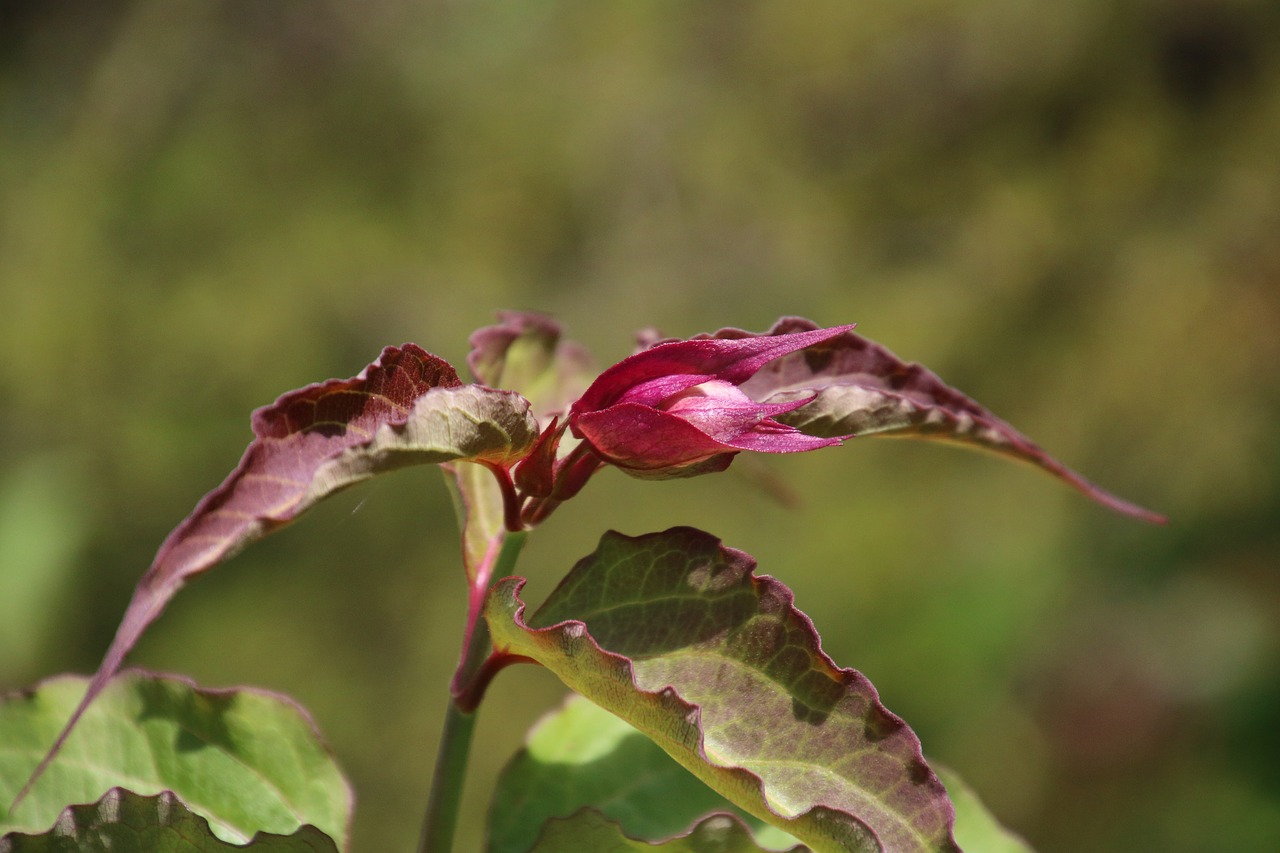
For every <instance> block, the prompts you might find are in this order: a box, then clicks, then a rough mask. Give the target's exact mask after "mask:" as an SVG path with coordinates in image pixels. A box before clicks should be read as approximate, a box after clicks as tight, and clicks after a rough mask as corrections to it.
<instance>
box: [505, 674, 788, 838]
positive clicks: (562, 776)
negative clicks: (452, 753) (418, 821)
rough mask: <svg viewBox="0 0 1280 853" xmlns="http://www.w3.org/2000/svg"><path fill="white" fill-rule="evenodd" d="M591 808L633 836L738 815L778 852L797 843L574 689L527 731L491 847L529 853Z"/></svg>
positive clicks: (658, 834) (508, 774) (508, 776)
mask: <svg viewBox="0 0 1280 853" xmlns="http://www.w3.org/2000/svg"><path fill="white" fill-rule="evenodd" d="M588 806H589V807H591V808H592V809H594V810H596V811H598V812H600V813H601V814H602V815H604V816H605V817H607V818H608V819H609V820H611V821H616V822H617V825H618V828H619V830H620V831H622V832H625V833H626V834H627V835H629V836H631V837H632V838H642V839H648V840H650V841H653V840H657V839H661V838H671V837H673V836H677V835H682V834H684V833H686V832H687V831H688V829H689V827H690V826H692V825H693V823H694V822H695V821H697V820H698V819H699V818H701V817H705V816H706V815H709V814H711V813H712V812H735V813H737V817H738V818H740V819H743V822H744V823H745V824H746V825H747V826H748V827H750V829H751V834H752V835H754V836H755V839H756V843H757V844H759V845H761V846H764V847H767V848H768V849H773V850H785V849H790V848H792V847H793V846H794V845H795V844H796V840H795V839H794V838H791V837H790V836H789V835H787V834H786V833H784V832H782V831H781V830H779V829H777V828H776V827H773V826H770V825H768V824H765V823H763V822H761V821H760V820H759V819H757V818H754V817H749V816H747V815H746V813H745V812H741V813H739V810H738V809H736V808H735V807H734V806H732V805H730V803H729V802H728V801H727V800H725V798H724V797H722V796H720V795H719V794H717V793H716V792H715V791H713V790H711V789H710V788H708V787H707V786H706V785H705V784H703V783H702V781H701V780H699V779H698V778H697V777H696V776H694V775H693V774H691V773H690V772H689V771H687V770H685V769H684V768H683V767H681V766H680V765H679V764H677V763H676V762H675V761H673V760H672V759H671V756H669V755H667V754H666V753H665V752H663V751H662V749H660V748H659V747H658V745H657V744H655V743H654V742H653V741H652V740H650V739H649V738H647V737H645V736H644V735H643V734H641V733H640V732H638V731H636V729H635V728H634V727H632V726H631V725H629V724H628V723H626V722H625V721H623V720H621V719H619V718H618V717H616V716H614V715H613V714H611V713H609V712H608V711H606V710H604V709H603V708H601V707H600V706H598V705H596V704H594V703H592V702H590V701H588V700H587V699H585V698H583V697H582V696H579V695H577V694H570V695H569V697H568V699H566V700H565V702H564V704H563V705H562V706H561V707H559V708H557V709H556V710H555V711H552V712H551V713H550V714H547V715H546V716H544V717H543V718H542V719H541V720H540V721H539V722H538V724H537V725H536V726H535V727H534V728H533V729H532V730H531V731H530V732H529V735H528V737H527V739H526V744H525V747H524V748H523V749H521V750H520V751H519V752H518V753H516V755H515V756H514V757H513V758H512V760H511V761H510V762H508V764H507V766H506V767H505V768H504V769H503V771H502V775H501V776H500V777H499V778H498V784H497V787H496V788H495V790H494V795H493V801H492V804H491V806H490V809H489V845H488V851H489V853H525V851H527V850H528V849H529V848H530V847H531V846H532V845H533V843H534V841H535V839H536V838H537V837H538V832H539V831H540V829H541V827H542V826H543V825H544V824H546V823H547V821H549V820H551V819H553V818H567V817H570V816H571V815H573V814H574V813H576V812H578V811H579V810H581V809H582V808H584V807H588ZM752 849H754V848H752Z"/></svg>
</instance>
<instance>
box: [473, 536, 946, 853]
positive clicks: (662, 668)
mask: <svg viewBox="0 0 1280 853" xmlns="http://www.w3.org/2000/svg"><path fill="white" fill-rule="evenodd" d="M753 568H754V561H753V560H752V559H751V558H750V557H749V556H747V555H746V554H744V553H742V552H740V551H735V550H732V549H728V548H724V547H722V546H721V544H720V542H719V540H717V539H715V538H714V537H712V536H710V535H709V534H706V533H703V532H701V531H698V530H693V529H691V528H674V529H672V530H668V531H666V532H665V533H656V534H650V535H648V536H642V537H639V538H634V539H633V538H630V537H626V536H623V535H621V534H618V533H608V534H606V535H605V536H604V537H603V538H602V539H601V541H600V545H599V546H598V548H597V549H596V552H595V553H594V554H593V555H591V556H589V557H587V558H585V559H583V560H582V561H581V562H579V563H578V565H577V566H575V567H574V568H573V570H572V571H571V572H570V573H569V575H568V576H567V577H566V578H565V579H564V581H563V582H562V583H561V584H560V586H559V587H558V588H557V589H556V590H555V591H554V592H553V593H552V595H551V596H550V598H549V599H548V600H547V602H546V603H545V604H544V605H543V606H542V608H540V609H539V610H538V612H537V613H536V614H535V615H534V616H533V618H531V619H530V620H528V622H527V623H526V622H525V620H524V617H523V607H524V605H523V604H522V603H521V602H520V600H519V598H518V593H519V589H520V586H521V583H522V582H521V581H520V580H519V579H512V578H508V579H506V580H504V581H500V582H499V583H498V584H495V586H494V588H493V591H492V593H491V595H490V597H489V600H488V602H487V606H486V614H485V615H486V618H487V619H488V621H489V626H490V631H491V632H492V635H493V640H494V647H495V649H496V650H497V653H498V654H499V655H506V656H510V657H512V658H513V659H530V660H533V661H536V662H538V663H540V664H542V665H543V666H545V667H547V668H548V669H550V670H551V671H552V672H554V673H555V674H556V675H557V676H559V678H560V679H561V680H562V681H563V682H564V683H565V684H567V685H568V686H569V687H570V688H572V689H574V690H576V691H577V692H579V693H581V694H583V695H584V696H586V697H588V698H589V699H591V700H592V701H593V702H596V703H597V704H599V705H601V706H602V707H604V708H606V709H608V710H609V711H611V712H613V713H615V714H617V715H618V716H620V717H622V718H623V719H625V720H627V722H629V723H630V724H632V725H633V726H635V727H636V728H637V729H639V730H640V731H642V732H644V733H645V734H646V735H647V736H649V737H650V738H652V739H653V740H654V741H655V742H656V743H657V744H658V745H659V746H661V747H662V748H663V749H664V750H666V751H667V752H668V753H669V754H670V755H671V756H672V757H673V758H675V759H676V761H678V762H680V764H682V765H684V766H685V767H686V768H688V769H689V770H690V771H692V772H693V773H694V775H696V776H697V777H698V778H700V779H701V780H702V781H704V782H705V783H706V784H708V785H709V786H711V787H712V788H714V789H715V790H717V791H718V792H720V793H721V794H722V795H724V796H725V797H726V798H727V799H729V800H730V801H731V802H733V803H734V804H736V805H738V806H740V807H741V808H743V809H745V810H746V811H747V812H749V813H751V814H753V815H755V816H756V817H758V818H760V819H762V820H765V821H767V822H769V823H771V824H773V825H775V826H778V827H780V828H782V829H784V830H785V831H786V832H788V833H790V834H791V835H793V836H795V837H796V838H799V839H800V840H801V841H803V842H804V843H805V844H807V845H809V846H810V847H812V848H813V849H815V850H818V851H855V850H856V851H862V850H875V849H885V850H893V851H915V850H919V851H925V850H956V849H958V848H957V847H956V845H955V842H954V841H953V840H952V838H951V825H952V820H953V810H952V806H951V803H950V801H949V800H948V799H947V795H946V791H945V789H944V788H943V786H942V783H941V782H940V781H939V779H938V777H937V776H936V775H935V774H934V773H933V771H932V770H930V769H929V766H928V765H927V764H926V763H925V761H924V758H923V757H922V755H921V751H920V743H919V741H918V740H917V739H916V736H915V734H914V733H913V732H912V731H911V730H910V729H909V728H908V727H907V726H906V724H905V723H903V722H902V720H901V719H899V718H898V717H896V716H894V715H893V714H891V713H890V712H889V711H888V710H886V709H885V707H884V706H883V705H882V704H881V703H880V700H879V697H878V695H877V694H876V691H875V688H874V687H872V685H871V684H870V683H869V682H868V681H867V680H866V678H865V677H863V676H862V675H861V674H859V673H857V672H855V671H853V670H849V669H839V668H837V667H836V666H835V665H834V664H833V663H832V662H831V660H830V659H829V658H827V657H826V655H825V654H823V653H822V650H821V648H820V646H819V642H818V636H817V633H816V632H815V631H814V629H813V625H812V623H811V622H810V621H809V619H808V618H807V617H806V616H805V615H804V614H802V613H800V612H799V611H798V610H796V609H795V608H794V607H793V606H792V595H791V593H790V591H789V590H788V589H787V588H786V587H784V586H783V585H782V584H781V583H779V582H778V581H776V580H774V579H773V578H770V577H766V576H755V575H753V574H752V569H753Z"/></svg>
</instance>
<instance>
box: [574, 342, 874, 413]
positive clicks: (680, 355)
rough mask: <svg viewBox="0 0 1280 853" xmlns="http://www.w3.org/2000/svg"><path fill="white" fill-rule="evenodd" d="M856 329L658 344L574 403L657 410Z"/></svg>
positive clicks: (578, 408) (586, 408)
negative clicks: (688, 391)
mask: <svg viewBox="0 0 1280 853" xmlns="http://www.w3.org/2000/svg"><path fill="white" fill-rule="evenodd" d="M852 328H853V326H835V327H833V328H830V329H814V330H812V331H805V332H796V333H794V334H789V335H768V336H762V337H757V338H742V339H738V340H718V339H701V340H693V341H675V342H672V343H665V344H658V345H656V346H654V347H652V348H650V349H647V350H645V351H644V352H640V353H636V354H635V355H633V356H631V357H629V358H624V359H623V360H622V361H620V362H618V363H617V364H615V365H614V366H613V367H610V368H609V369H608V370H606V371H604V372H603V373H601V374H600V375H599V376H598V377H596V380H595V381H594V382H592V383H591V387H589V388H588V389H587V390H586V392H585V393H584V394H583V395H582V397H580V398H579V399H578V401H577V402H576V403H574V404H573V412H574V413H575V414H578V413H583V412H593V411H598V410H600V409H603V408H605V407H606V406H610V405H612V404H614V403H618V402H627V403H641V404H645V405H650V406H653V405H657V404H658V403H659V402H661V401H662V400H664V399H666V398H667V397H669V396H671V395H672V394H674V393H679V392H680V391H682V390H684V389H685V388H691V387H693V386H695V385H699V384H701V383H703V382H708V381H711V380H713V379H718V380H722V381H725V382H731V383H733V384H735V385H738V384H740V383H742V382H745V381H746V380H747V379H749V378H751V376H752V375H753V374H754V373H755V372H756V371H757V370H759V369H760V368H761V367H762V366H764V365H765V364H767V363H768V362H770V361H773V360H774V359H776V358H781V357H782V356H784V355H787V354H788V353H792V352H795V351H796V350H800V349H804V348H805V347H809V346H813V345H814V344H818V343H821V342H823V341H826V340H830V339H831V338H834V337H837V336H839V335H841V334H844V333H845V332H847V331H849V330H850V329H852Z"/></svg>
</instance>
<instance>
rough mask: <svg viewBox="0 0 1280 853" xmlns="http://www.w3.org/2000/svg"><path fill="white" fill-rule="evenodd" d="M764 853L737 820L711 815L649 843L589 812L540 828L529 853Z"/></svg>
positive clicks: (589, 810)
mask: <svg viewBox="0 0 1280 853" xmlns="http://www.w3.org/2000/svg"><path fill="white" fill-rule="evenodd" d="M568 850H573V851H590V853H648V851H652V850H662V851H665V853H765V851H764V848H762V847H759V846H758V845H756V844H755V842H753V841H752V839H751V833H750V831H748V830H747V828H746V827H745V826H743V825H742V824H741V823H740V822H739V821H738V820H737V819H736V818H733V817H731V816H729V815H712V816H711V817H708V818H706V819H705V820H702V821H699V822H698V824H697V825H696V826H694V827H693V829H692V830H690V832H689V834H688V835H685V836H682V837H680V838H673V839H671V840H669V841H664V842H659V843H650V842H647V841H637V840H636V839H633V838H628V837H627V836H626V835H625V834H623V832H622V829H621V828H620V827H619V826H618V825H617V824H616V823H613V822H611V821H610V820H609V819H608V818H606V817H604V816H603V815H601V814H600V813H599V812H596V811H593V810H591V809H584V810H583V811H581V812H579V813H577V814H575V815H573V816H572V817H569V818H564V819H560V820H553V821H551V822H550V823H548V824H547V825H546V827H544V828H543V831H542V836H541V837H540V838H539V839H538V843H537V845H536V846H534V847H533V848H532V849H531V850H529V853H565V851H568Z"/></svg>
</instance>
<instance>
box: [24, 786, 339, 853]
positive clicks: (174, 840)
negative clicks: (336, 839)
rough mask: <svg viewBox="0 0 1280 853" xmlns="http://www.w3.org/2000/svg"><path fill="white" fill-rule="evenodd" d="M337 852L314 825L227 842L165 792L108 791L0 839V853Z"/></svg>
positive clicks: (120, 789) (200, 818)
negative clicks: (33, 829)
mask: <svg viewBox="0 0 1280 853" xmlns="http://www.w3.org/2000/svg"><path fill="white" fill-rule="evenodd" d="M235 850H251V851H253V853H327V851H332V853H338V848H337V847H336V846H334V843H333V839H331V838H329V837H328V836H326V835H325V834H324V833H322V832H321V831H320V830H318V829H316V828H315V827H314V826H302V827H299V828H298V831H297V832H294V833H293V834H292V835H288V836H284V835H276V834H270V833H258V834H256V835H254V837H253V840H252V841H250V842H249V843H248V844H244V845H240V844H228V843H227V842H225V841H221V840H219V839H218V838H217V836H215V835H214V834H213V833H211V832H210V831H209V822H208V821H206V820H205V819H204V818H202V817H200V816H199V815H197V814H194V813H192V812H190V811H188V810H187V808H186V807H185V806H184V805H183V803H182V801H181V800H179V799H178V798H177V797H175V796H174V795H173V793H172V792H170V791H163V792H161V793H159V794H156V795H155V796H154V797H144V796H141V795H139V794H135V793H133V792H131V791H126V790H124V789H123V788H112V789H111V790H110V791H108V792H107V793H106V794H104V795H103V796H102V799H100V800H98V801H97V802H96V803H92V804H90V805H83V806H69V807H68V808H67V809H66V810H65V811H64V812H63V813H62V814H61V815H60V816H59V817H58V820H57V822H56V823H55V824H54V825H53V827H52V828H51V829H49V831H47V832H43V833H39V834H27V833H13V834H11V835H6V836H4V837H3V838H0V853H73V851H74V853H117V852H118V851H146V853H229V851H235Z"/></svg>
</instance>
